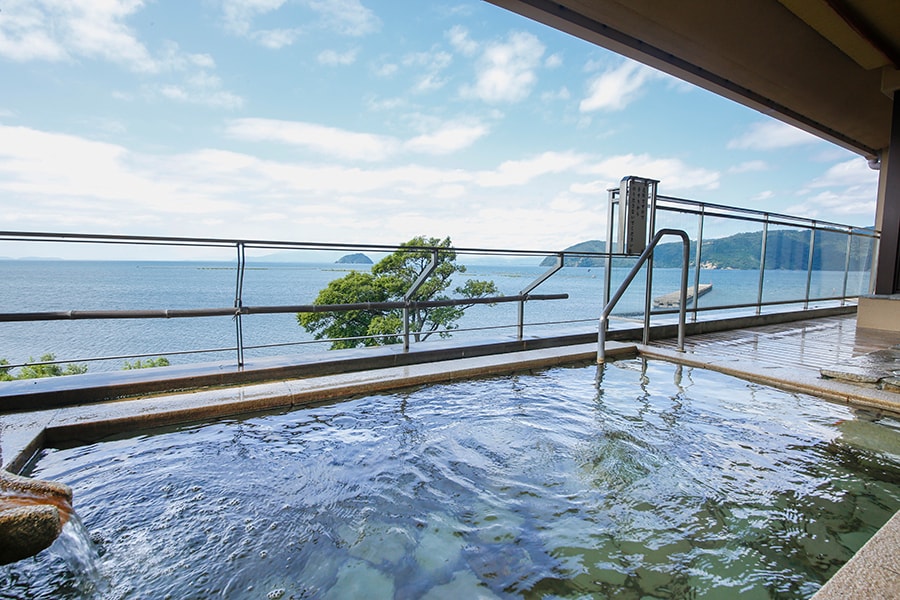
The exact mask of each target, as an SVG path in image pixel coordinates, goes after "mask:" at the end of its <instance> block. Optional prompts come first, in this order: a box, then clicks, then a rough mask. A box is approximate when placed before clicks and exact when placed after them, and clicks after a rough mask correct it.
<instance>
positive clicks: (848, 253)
mask: <svg viewBox="0 0 900 600" xmlns="http://www.w3.org/2000/svg"><path fill="white" fill-rule="evenodd" d="M656 212H659V214H660V216H661V217H662V215H663V214H664V213H665V214H667V215H668V216H667V217H664V218H672V217H673V216H674V218H676V219H677V218H678V217H679V216H688V215H691V216H693V215H696V216H697V219H698V224H697V231H696V232H693V230H692V227H690V226H688V227H686V229H688V230H690V231H691V234H690V235H688V234H685V235H688V239H689V241H688V244H690V243H694V244H696V248H695V257H694V263H693V265H694V267H695V272H694V273H693V279H694V283H695V285H696V284H698V283H699V280H700V273H701V271H702V270H704V269H703V267H701V264H702V254H703V247H704V245H705V242H704V239H703V238H704V233H706V232H705V231H704V220H707V221H709V220H710V219H715V220H719V219H726V220H732V221H737V222H746V223H759V224H760V225H761V226H762V230H763V231H762V234H763V235H762V243H761V248H760V266H759V282H758V289H757V293H756V302H755V303H753V304H730V305H727V306H726V305H718V306H707V304H708V303H706V302H705V301H704V303H703V305H702V306H701V303H700V301H699V295H694V298H693V302H692V303H691V306H687V307H686V308H687V310H688V311H689V312H691V313H692V314H693V318H694V319H695V320H696V319H697V318H698V314H699V313H700V312H704V311H708V310H727V309H732V308H743V307H745V306H756V307H757V312H758V313H759V312H760V310H761V307H763V306H774V305H787V304H800V303H803V304H805V305H807V306H808V305H809V303H810V302H811V301H813V300H815V301H818V300H833V299H836V300H840V301H841V302H842V303H843V302H844V301H848V300H849V301H852V299H853V298H855V297H856V296H858V293H856V292H854V291H853V290H851V292H853V293H852V294H851V295H850V296H847V292H848V274H849V273H850V269H851V266H852V265H851V259H852V260H853V263H852V264H853V265H859V266H860V267H861V269H862V270H865V271H867V270H868V269H867V268H866V265H860V263H859V262H858V258H856V257H857V255H856V254H854V252H857V251H859V250H860V249H861V250H862V252H863V254H865V255H866V256H868V254H869V253H871V254H872V255H874V254H875V253H874V252H872V251H871V249H867V248H869V246H868V244H869V243H871V242H870V241H874V242H877V240H878V238H879V232H878V231H877V230H876V229H874V228H863V227H856V226H849V225H841V224H837V223H830V222H825V221H818V220H812V219H806V218H802V217H791V216H788V215H782V214H778V213H766V212H762V211H755V210H752V209H741V208H736V207H728V206H723V205H716V204H710V203H705V202H698V201H694V200H685V199H680V198H673V197H668V196H662V195H660V196H658V204H657V206H656ZM662 224H665V223H662ZM707 225H708V224H707ZM772 227H793V228H797V229H802V230H806V231H809V232H810V233H809V234H810V240H809V242H810V243H809V255H808V256H806V257H804V258H805V260H804V262H805V263H806V265H805V266H806V271H807V283H806V293H805V294H804V293H803V289H802V287H798V290H797V291H798V294H797V295H798V296H801V297H799V298H797V297H792V298H789V299H786V300H772V301H766V300H765V297H766V295H765V294H764V283H765V282H766V277H765V275H766V272H767V268H768V265H767V264H766V254H767V247H768V246H771V240H772V239H773V238H772V234H771V231H770V229H771V228H772ZM707 229H709V227H707ZM652 231H653V230H652V229H651V233H652ZM663 231H665V230H663ZM819 232H822V233H827V234H830V233H832V232H833V233H835V234H841V235H845V236H846V240H847V241H846V250H845V256H844V258H843V260H842V261H841V263H842V266H843V271H844V281H843V284H842V285H841V284H840V283H838V284H836V289H834V290H833V292H838V291H840V292H842V294H841V295H839V296H838V295H836V294H835V295H834V296H830V297H825V298H820V297H816V298H813V297H812V295H813V294H816V295H819V294H821V292H813V291H812V290H811V289H810V287H811V286H810V277H811V275H812V273H813V267H814V265H813V262H812V261H811V260H810V257H812V256H813V255H814V254H815V253H817V252H819V249H820V247H822V242H821V240H822V238H821V237H820V234H819ZM682 233H683V232H682ZM767 234H768V235H767ZM679 235H680V234H679ZM691 235H693V236H694V237H695V238H696V239H695V240H694V241H693V242H691V241H690V236H691ZM767 237H768V238H769V239H768V240H767V239H766V238H767ZM682 240H683V238H682ZM0 241H4V242H51V243H59V242H65V243H85V244H93V245H103V244H108V245H118V246H124V245H133V246H136V247H141V246H143V247H147V246H154V247H158V248H165V247H181V248H195V249H202V248H213V249H219V250H223V249H230V250H231V252H232V253H234V252H235V251H236V252H237V264H236V281H235V282H234V283H235V289H234V306H233V307H228V308H225V307H222V308H218V307H217V308H195V309H171V310H87V311H83V310H74V311H52V312H28V313H12V312H7V313H0V323H2V322H12V321H41V320H64V319H132V318H155V319H160V318H165V319H169V318H178V317H216V316H228V317H231V318H233V319H234V321H235V329H236V331H235V336H236V340H235V347H234V348H217V349H215V350H212V351H216V352H218V351H222V350H230V351H237V360H238V363H239V364H243V358H244V357H243V353H244V349H248V350H249V349H256V348H257V347H266V346H252V345H247V346H245V342H244V339H243V328H242V317H243V316H246V315H250V314H274V313H295V312H325V311H328V312H338V311H342V310H366V309H370V310H393V309H403V308H407V309H412V308H415V307H421V308H425V307H429V306H453V305H463V304H469V305H471V304H493V303H503V302H518V303H519V315H518V320H517V322H516V323H515V324H514V325H505V326H503V327H515V328H516V333H517V335H518V338H519V339H520V340H521V339H523V337H524V328H525V326H526V323H525V320H524V303H525V302H526V301H528V300H544V299H547V300H550V299H564V298H567V297H568V294H548V295H534V294H531V293H530V292H531V291H532V290H533V289H534V288H535V287H537V285H540V284H542V283H543V282H544V281H546V280H547V279H549V278H550V277H551V276H553V275H554V274H556V273H557V272H558V271H560V270H561V269H562V267H563V266H565V265H566V264H567V263H568V262H569V257H602V258H607V259H608V261H607V263H606V264H607V267H608V269H607V272H609V270H610V269H611V267H612V258H613V257H614V256H619V255H613V254H611V253H610V252H585V251H576V252H559V251H558V250H553V251H547V250H513V249H498V248H472V247H466V248H460V247H454V248H452V251H453V252H455V253H456V254H458V255H480V256H482V257H487V256H492V257H516V258H525V257H540V258H544V257H553V258H554V259H555V263H556V264H555V266H552V267H551V268H550V269H549V270H548V271H546V272H545V273H543V274H542V275H541V276H539V278H538V279H537V280H535V281H534V282H532V283H531V284H529V285H528V286H526V287H525V288H523V289H522V291H521V292H519V295H517V296H498V297H493V298H481V299H475V300H473V299H456V300H448V301H433V302H435V303H420V304H417V305H413V304H410V303H409V302H397V303H383V304H374V303H373V304H366V303H363V304H352V305H289V306H244V305H243V298H242V296H243V294H244V285H243V278H244V275H245V270H246V269H248V268H249V265H248V262H252V259H251V260H250V261H248V257H247V254H248V253H249V252H250V251H259V250H278V251H283V250H290V251H314V250H315V251H337V250H343V251H370V252H376V253H382V252H395V251H397V250H409V251H427V252H434V251H436V250H437V251H440V250H443V248H433V247H430V246H424V247H418V246H417V247H408V246H397V245H378V244H358V243H321V242H296V241H294V242H292V241H273V240H259V239H224V238H202V237H159V236H156V237H154V236H133V235H103V234H72V233H48V232H15V231H0ZM654 246H656V244H654ZM854 248H857V250H856V251H855V250H854ZM232 256H233V254H232ZM860 256H861V255H860ZM688 264H690V263H688ZM869 266H870V265H869ZM230 268H235V263H234V259H233V258H232V260H231V266H230ZM636 268H637V269H639V268H640V266H637V267H636ZM683 268H684V267H683ZM830 269H831V270H835V271H837V270H839V268H838V269H835V268H834V267H831V268H830ZM854 269H857V267H854ZM650 270H652V267H651V268H649V269H648V271H650ZM818 271H819V270H818V269H817V270H816V272H818ZM651 287H652V286H651V285H648V286H647V290H646V294H647V298H649V297H650V294H651ZM686 289H688V290H689V289H690V287H689V286H687V287H686ZM859 291H860V292H862V290H861V289H860V290H859ZM604 296H605V298H604V300H608V299H609V296H610V290H609V288H608V287H607V288H606V289H605V290H604ZM408 300H410V301H411V297H410V298H408ZM644 304H645V306H646V305H647V302H646V299H645V303H644ZM686 304H687V302H685V303H682V304H681V306H679V312H680V311H681V309H683V308H685V305H686ZM10 308H14V307H11V306H10V307H6V310H9V309H10ZM612 310H613V308H612V307H610V309H609V311H608V312H606V313H605V314H604V315H603V317H602V318H603V320H604V321H607V320H608V318H609V316H610V314H611V312H612ZM649 312H650V311H649V310H646V309H645V310H644V313H645V328H644V329H645V335H648V334H647V333H646V331H647V323H648V322H649V314H647V313H649ZM673 312H674V310H665V309H663V310H659V309H655V308H653V309H652V313H653V315H662V314H672V313H673ZM595 314H596V313H595ZM595 318H596V317H591V318H590V319H586V320H580V321H578V320H565V321H557V320H553V319H546V318H545V319H541V320H540V322H535V323H527V326H528V327H532V326H534V325H556V324H558V323H578V322H584V323H587V322H590V321H593V320H594V319H595ZM458 331H467V329H459V330H458ZM316 341H320V340H316ZM322 341H327V340H322ZM332 341H333V340H332ZM292 343H314V342H312V341H309V342H292ZM207 351H210V350H203V349H198V350H190V351H184V352H174V353H168V352H163V353H156V352H154V353H152V354H148V355H146V356H151V355H154V356H155V355H161V354H201V353H203V352H207ZM134 356H138V355H134ZM77 360H93V359H67V360H65V361H63V360H60V361H55V362H72V361H77ZM12 366H19V365H12Z"/></svg>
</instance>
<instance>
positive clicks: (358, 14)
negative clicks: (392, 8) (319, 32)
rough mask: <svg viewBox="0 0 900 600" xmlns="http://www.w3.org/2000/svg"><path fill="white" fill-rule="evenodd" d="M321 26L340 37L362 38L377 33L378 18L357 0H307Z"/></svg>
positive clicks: (379, 23) (379, 24)
mask: <svg viewBox="0 0 900 600" xmlns="http://www.w3.org/2000/svg"><path fill="white" fill-rule="evenodd" d="M307 1H308V4H309V7H310V8H312V9H313V10H314V11H315V12H317V13H319V16H320V18H321V20H322V24H323V25H324V26H325V27H326V28H328V29H329V30H331V31H336V32H337V33H340V34H342V35H349V36H362V35H366V34H368V33H372V32H374V31H377V30H378V28H379V27H380V26H381V22H380V21H379V20H378V17H377V16H375V13H373V12H372V11H371V10H369V9H368V8H366V7H365V6H363V5H362V3H361V2H360V1H359V0H307Z"/></svg>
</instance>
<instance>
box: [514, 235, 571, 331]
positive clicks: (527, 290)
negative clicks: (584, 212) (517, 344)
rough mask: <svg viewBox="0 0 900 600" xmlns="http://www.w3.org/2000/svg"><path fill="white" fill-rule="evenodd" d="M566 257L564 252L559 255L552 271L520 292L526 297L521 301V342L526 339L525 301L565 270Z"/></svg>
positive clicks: (519, 324)
mask: <svg viewBox="0 0 900 600" xmlns="http://www.w3.org/2000/svg"><path fill="white" fill-rule="evenodd" d="M565 256H566V255H565V253H564V252H559V253H557V255H556V264H555V265H553V266H552V267H550V269H549V270H547V271H546V272H544V274H543V275H541V276H540V277H538V278H537V279H535V280H534V281H532V282H531V283H530V284H528V285H527V286H526V287H525V288H524V289H522V291H520V292H519V295H520V296H525V298H523V299H521V300H519V321H518V324H517V325H518V339H519V341H522V338H524V337H525V300H526V298H527V296H528V294H530V293H531V292H532V290H534V288H536V287H537V286H539V285H541V284H542V283H544V282H545V281H547V280H548V279H549V278H550V277H551V276H552V275H553V274H554V273H556V272H557V271H559V270H560V269H562V268H563V266H564V265H565Z"/></svg>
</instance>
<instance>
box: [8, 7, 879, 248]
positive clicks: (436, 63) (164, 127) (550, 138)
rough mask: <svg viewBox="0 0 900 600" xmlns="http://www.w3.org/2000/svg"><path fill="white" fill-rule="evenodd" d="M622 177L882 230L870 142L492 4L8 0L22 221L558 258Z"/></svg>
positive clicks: (12, 186)
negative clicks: (810, 128)
mask: <svg viewBox="0 0 900 600" xmlns="http://www.w3.org/2000/svg"><path fill="white" fill-rule="evenodd" d="M627 175H637V176H641V177H649V178H653V179H658V180H659V181H660V184H659V192H660V194H663V195H668V196H677V197H681V198H690V199H694V200H701V201H706V202H712V203H717V204H726V205H730V206H737V207H743V208H752V209H758V210H763V211H771V212H778V213H787V214H792V215H797V216H804V217H810V218H815V219H821V220H828V221H834V222H839V223H847V224H851V225H860V226H867V225H872V223H873V221H874V215H875V199H876V190H877V175H878V174H877V172H876V171H872V170H870V169H869V168H868V166H867V164H866V161H865V159H863V158H862V157H860V156H857V155H855V154H853V153H851V152H849V151H847V150H844V149H842V148H840V147H838V146H835V145H833V144H831V143H829V142H825V141H822V140H820V139H818V138H816V137H814V136H812V135H810V134H807V133H805V132H802V131H800V130H797V129H795V128H792V127H790V126H788V125H784V124H782V123H780V122H778V121H775V120H773V119H771V118H769V117H767V116H765V115H763V114H761V113H759V112H756V111H754V110H751V109H749V108H745V107H743V106H741V105H738V104H736V103H734V102H731V101H729V100H725V99H723V98H719V97H718V96H716V95H714V94H712V93H710V92H707V91H704V90H702V89H700V88H697V87H694V86H692V85H690V84H687V83H684V82H681V81H679V80H677V79H675V78H673V77H671V76H668V75H665V74H663V73H661V72H658V71H655V70H653V69H651V68H649V67H645V66H642V65H640V64H639V63H636V62H633V61H630V60H628V59H625V58H623V57H622V56H619V55H616V54H614V53H612V52H609V51H607V50H604V49H602V48H598V47H596V46H593V45H591V44H588V43H586V42H583V41H581V40H579V39H576V38H573V37H571V36H568V35H566V34H563V33H561V32H558V31H555V30H553V29H550V28H548V27H546V26H543V25H540V24H538V23H535V22H532V21H529V20H527V19H525V18H523V17H520V16H518V15H515V14H513V13H510V12H507V11H505V10H503V9H501V8H498V7H496V6H493V5H491V4H488V3H486V2H482V1H480V0H452V1H449V0H448V1H443V0H430V1H428V2H423V1H422V0H196V1H194V0H156V1H152V0H3V1H2V2H0V206H2V210H3V225H2V226H0V229H3V230H6V231H45V232H66V233H91V234H127V235H152V236H187V237H204V238H205V237H214V238H241V239H264V240H283V241H304V242H340V243H344V242H346V243H360V244H398V243H400V242H403V241H406V240H408V239H410V238H412V237H413V236H416V235H425V236H434V237H444V236H450V237H451V239H452V240H453V243H454V244H455V245H456V246H459V247H488V248H514V249H539V250H543V249H562V248H564V247H567V246H569V245H572V244H574V243H577V242H581V241H584V240H589V239H602V238H603V237H604V234H605V221H606V203H607V192H606V190H607V189H608V188H610V187H614V186H617V185H618V182H619V180H620V179H621V178H622V177H624V176H627ZM0 255H9V252H6V251H5V250H4V248H0Z"/></svg>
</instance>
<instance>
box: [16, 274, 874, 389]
mask: <svg viewBox="0 0 900 600" xmlns="http://www.w3.org/2000/svg"><path fill="white" fill-rule="evenodd" d="M367 268H368V267H366V266H359V265H352V266H351V265H340V264H323V263H265V262H250V263H249V264H248V266H247V269H246V272H245V274H244V280H243V286H242V294H241V301H242V304H243V305H244V306H275V305H298V304H312V303H313V302H314V300H315V298H316V296H317V294H318V292H319V290H321V289H322V288H324V287H325V286H326V285H327V284H328V282H329V281H331V280H332V279H335V278H338V277H343V276H345V275H346V274H347V273H349V272H350V271H351V270H352V269H367ZM544 271H546V268H545V267H540V266H528V265H524V266H523V265H496V266H485V265H469V266H468V269H467V271H466V272H465V273H464V274H459V275H457V276H456V278H455V280H454V282H453V287H455V286H456V285H462V284H463V283H464V282H465V280H466V279H469V278H476V279H486V280H491V281H493V282H494V283H495V284H496V285H497V287H498V289H499V290H500V293H501V294H504V295H515V294H518V293H519V292H520V291H521V290H522V289H524V288H525V287H527V286H528V285H529V284H530V283H531V282H532V281H534V280H535V279H536V278H537V277H539V276H540V275H541V274H542V273H543V272H544ZM626 272H627V269H624V268H623V269H619V268H616V269H614V273H613V278H612V279H613V281H614V284H615V285H617V284H618V283H619V282H620V281H621V280H622V279H623V278H624V275H625V273H626ZM843 279H844V274H843V273H842V272H818V273H815V274H814V276H813V278H812V280H811V282H810V288H811V289H810V296H811V297H813V298H819V297H831V296H836V295H840V294H841V292H842V291H843V288H844V281H843ZM0 280H2V281H3V285H2V287H0V312H4V313H20V312H42V311H69V310H164V309H192V308H227V307H233V306H234V304H235V297H236V289H237V269H236V267H235V265H234V263H229V262H225V261H222V262H188V261H179V262H174V261H173V262H153V261H74V260H71V261H70V260H56V261H29V260H0ZM700 280H701V283H712V284H713V290H712V292H710V293H708V294H706V295H704V296H703V297H702V298H701V299H700V305H701V306H727V305H733V304H744V303H751V302H755V301H756V299H757V296H758V289H759V273H758V272H757V271H740V270H703V271H701V277H700ZM653 281H654V284H653V295H654V296H657V295H663V294H667V293H670V292H672V291H675V290H677V289H678V286H679V284H680V270H679V269H655V270H654V279H653ZM866 281H867V274H866V273H851V274H850V278H849V283H848V290H849V292H850V293H851V294H852V293H854V292H857V293H858V291H860V288H861V287H863V286H864V285H865V282H866ZM603 282H604V271H603V269H602V268H569V267H567V268H565V269H563V270H562V271H560V272H558V273H557V274H555V275H554V276H553V277H552V278H550V279H549V280H547V281H546V282H545V283H543V284H542V285H541V286H540V287H538V288H537V289H535V290H534V293H538V294H544V293H546V294H554V293H564V294H568V295H569V298H568V299H567V300H550V301H532V302H529V303H527V304H526V307H525V322H526V324H527V327H526V330H525V335H550V334H559V333H561V332H566V331H571V330H581V331H584V330H591V329H596V319H597V317H598V315H599V313H600V310H601V308H602V299H603ZM691 282H693V275H691ZM764 284H765V285H764V297H763V300H764V301H769V300H785V299H798V300H802V299H803V297H804V295H805V292H806V285H807V274H806V272H805V271H804V272H800V271H767V272H766V277H765V282H764ZM644 287H645V280H644V279H643V277H642V276H639V277H638V279H636V280H635V282H634V283H633V285H632V287H631V288H629V291H628V292H627V293H626V295H625V296H624V297H623V299H622V301H621V302H620V304H619V307H618V308H617V311H616V313H614V314H619V315H622V316H623V317H625V318H627V317H628V315H636V314H640V313H641V312H642V311H643V289H644ZM517 310H518V308H517V304H516V303H500V304H496V305H493V306H487V305H479V306H475V307H472V308H470V309H469V310H467V311H466V313H465V316H464V317H463V318H462V319H461V320H460V321H459V322H458V323H457V326H458V328H459V330H460V331H456V332H454V333H453V334H452V335H453V336H454V338H462V336H466V337H465V338H462V339H477V338H485V337H494V338H496V337H509V336H513V335H515V333H516V329H515V324H516V322H517ZM541 323H549V324H544V325H541ZM241 325H242V332H243V341H244V345H245V346H249V347H253V346H273V345H275V346H274V347H265V348H259V349H253V348H251V349H249V350H248V351H247V352H246V355H245V356H246V357H247V358H251V359H252V358H253V357H261V356H273V355H281V354H291V353H309V352H320V351H323V350H325V349H327V347H328V344H327V343H312V342H313V339H312V336H311V335H310V334H309V333H307V332H306V331H305V330H304V329H303V328H302V327H300V326H299V325H298V323H297V319H296V316H295V315H294V314H276V315H248V316H244V317H243V318H242V322H241ZM467 329H469V330H474V331H462V330H467ZM236 331H237V329H236V323H235V320H234V319H233V318H232V317H203V318H193V319H187V318H173V319H116V320H102V321H75V320H64V321H43V322H32V323H24V322H2V323H0V359H2V358H5V359H6V360H8V361H9V362H10V363H13V364H18V363H23V362H25V361H29V360H31V359H37V358H39V357H40V356H42V355H44V354H47V353H51V354H54V355H55V356H56V358H57V359H60V360H73V361H77V359H79V358H87V357H117V358H115V359H114V360H108V361H100V362H91V363H90V364H89V365H88V368H89V370H90V371H92V372H94V371H104V370H117V369H121V368H122V367H123V366H124V363H125V362H126V360H129V359H128V358H125V357H130V356H135V355H149V356H151V357H152V356H154V355H156V354H160V355H161V354H163V353H167V352H186V353H188V354H184V355H175V356H170V357H169V360H170V362H172V363H173V364H177V363H185V362H200V361H233V360H235V356H236V353H235V351H234V350H233V348H234V347H235V346H236V343H237V342H236V339H237V338H236ZM298 343H300V345H298ZM201 349H205V350H209V349H224V350H222V351H219V352H211V353H205V354H190V352H191V351H196V350H201Z"/></svg>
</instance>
